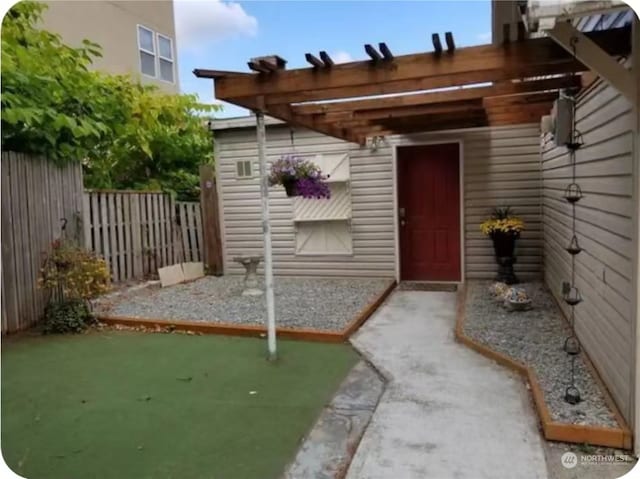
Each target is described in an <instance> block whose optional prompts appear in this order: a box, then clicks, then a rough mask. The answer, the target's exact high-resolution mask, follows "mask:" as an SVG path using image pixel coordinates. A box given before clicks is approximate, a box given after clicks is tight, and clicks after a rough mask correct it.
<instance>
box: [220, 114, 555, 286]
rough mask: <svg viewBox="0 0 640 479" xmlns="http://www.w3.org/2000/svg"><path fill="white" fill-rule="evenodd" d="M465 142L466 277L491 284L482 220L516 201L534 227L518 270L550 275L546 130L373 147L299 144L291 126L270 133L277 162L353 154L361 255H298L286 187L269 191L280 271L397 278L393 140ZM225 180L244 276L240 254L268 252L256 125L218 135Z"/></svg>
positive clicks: (317, 138)
mask: <svg viewBox="0 0 640 479" xmlns="http://www.w3.org/2000/svg"><path fill="white" fill-rule="evenodd" d="M458 139H462V140H463V142H464V163H465V164H464V172H465V179H464V188H465V204H464V212H465V219H466V220H465V228H464V229H465V233H464V234H465V255H466V277H467V278H492V277H493V276H494V275H495V272H496V265H495V260H494V259H493V250H492V246H491V242H490V240H488V239H487V238H486V237H484V236H482V235H481V234H480V229H479V224H480V222H481V221H482V220H483V219H484V218H485V217H486V216H487V214H488V213H489V211H490V210H491V208H492V207H494V206H500V205H503V204H509V205H512V206H513V207H514V208H515V209H516V211H517V212H518V213H519V214H520V215H521V216H522V217H523V218H524V219H525V221H526V222H527V230H526V231H525V232H524V233H523V234H522V238H521V240H520V241H519V249H518V263H517V265H516V272H517V273H518V274H519V275H520V276H521V277H522V278H533V277H539V276H540V275H541V251H542V234H541V229H540V227H541V217H540V208H541V206H540V181H541V178H540V140H539V130H538V127H537V125H524V126H522V125H521V126H514V127H499V128H482V129H475V130H460V131H458V132H452V133H442V132H435V133H425V134H421V135H413V136H412V137H411V140H409V139H408V138H407V137H403V136H396V137H392V138H389V141H388V143H387V144H386V146H384V147H380V148H379V149H378V150H377V151H375V152H372V151H371V150H370V148H368V147H367V148H362V149H361V148H360V147H358V146H357V145H354V144H350V143H345V142H343V141H340V140H337V139H335V138H331V137H328V136H325V135H321V134H318V133H314V132H309V131H305V130H296V131H295V133H294V138H293V145H294V146H292V139H291V135H290V130H289V128H288V127H286V126H272V127H268V129H267V151H268V159H269V160H273V159H276V158H278V157H280V156H281V155H283V154H286V153H291V152H294V151H295V152H296V153H299V154H311V155H313V154H318V153H323V154H328V153H346V152H349V153H350V163H351V183H350V185H351V203H352V213H353V220H352V224H351V228H352V238H353V253H354V254H353V256H336V257H332V256H315V257H314V256H296V255H295V254H294V251H295V227H294V223H293V221H292V207H291V200H290V199H288V198H287V197H286V196H285V194H284V191H283V190H282V189H281V188H272V189H271V190H270V192H269V194H270V208H271V211H270V212H271V220H272V221H271V225H272V238H273V252H274V270H275V273H276V274H281V275H322V276H335V275H348V276H384V277H392V276H394V275H395V249H394V244H395V239H394V236H395V235H394V220H393V218H394V216H393V215H394V211H393V180H392V178H393V166H392V162H393V160H392V147H391V146H390V145H392V144H398V145H402V144H405V143H408V142H410V141H414V142H415V141H417V142H433V141H453V140H458ZM216 149H217V158H218V175H219V177H220V188H221V199H222V205H223V206H222V208H223V214H222V218H223V223H224V228H223V230H224V243H225V258H224V261H225V271H227V272H229V273H231V274H238V273H242V272H243V269H242V267H239V265H237V264H236V263H234V262H233V257H234V256H236V255H239V254H249V253H261V252H262V230H261V213H260V199H259V198H260V188H259V182H258V178H257V173H258V164H257V155H258V150H257V143H256V134H255V128H243V129H229V130H218V131H217V132H216ZM238 160H251V161H252V162H253V168H254V174H255V175H256V178H253V179H249V180H246V179H236V161H238Z"/></svg>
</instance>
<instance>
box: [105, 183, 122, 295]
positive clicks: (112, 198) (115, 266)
mask: <svg viewBox="0 0 640 479" xmlns="http://www.w3.org/2000/svg"><path fill="white" fill-rule="evenodd" d="M116 195H117V193H109V194H108V195H107V198H108V199H107V202H108V207H107V209H108V211H109V241H110V243H111V258H112V261H111V269H112V271H113V281H114V282H116V283H118V282H120V280H121V278H120V266H119V263H118V257H119V255H120V248H119V246H118V235H117V228H116Z"/></svg>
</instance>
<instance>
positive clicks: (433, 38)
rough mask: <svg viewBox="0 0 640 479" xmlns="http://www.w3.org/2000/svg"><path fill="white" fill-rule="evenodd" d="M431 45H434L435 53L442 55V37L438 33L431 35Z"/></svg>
mask: <svg viewBox="0 0 640 479" xmlns="http://www.w3.org/2000/svg"><path fill="white" fill-rule="evenodd" d="M431 43H432V44H433V51H434V53H435V54H436V55H440V54H441V53H442V43H441V42H440V35H438V34H437V33H432V34H431Z"/></svg>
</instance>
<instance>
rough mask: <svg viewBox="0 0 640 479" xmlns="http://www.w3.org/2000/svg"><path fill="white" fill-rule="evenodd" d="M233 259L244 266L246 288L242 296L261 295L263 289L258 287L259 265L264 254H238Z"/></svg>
mask: <svg viewBox="0 0 640 479" xmlns="http://www.w3.org/2000/svg"><path fill="white" fill-rule="evenodd" d="M233 261H235V262H236V263H240V264H241V265H242V266H244V269H245V275H244V290H242V296H260V295H261V294H262V290H261V289H260V288H258V265H259V264H260V261H262V256H236V257H235V258H233Z"/></svg>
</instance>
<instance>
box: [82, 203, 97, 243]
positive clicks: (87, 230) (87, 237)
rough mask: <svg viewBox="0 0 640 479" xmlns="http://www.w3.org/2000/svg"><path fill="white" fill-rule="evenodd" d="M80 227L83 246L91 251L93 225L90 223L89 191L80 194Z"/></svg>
mask: <svg viewBox="0 0 640 479" xmlns="http://www.w3.org/2000/svg"><path fill="white" fill-rule="evenodd" d="M82 202H83V205H82V229H83V231H84V243H83V246H84V247H85V248H86V249H88V250H90V251H93V250H94V249H93V248H94V246H93V241H92V233H93V231H92V230H93V225H92V224H91V195H90V194H89V193H84V195H82Z"/></svg>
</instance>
